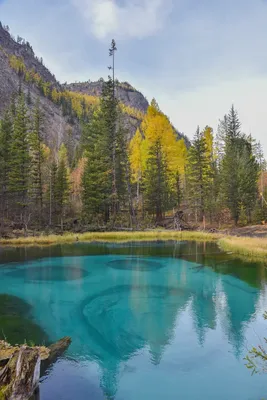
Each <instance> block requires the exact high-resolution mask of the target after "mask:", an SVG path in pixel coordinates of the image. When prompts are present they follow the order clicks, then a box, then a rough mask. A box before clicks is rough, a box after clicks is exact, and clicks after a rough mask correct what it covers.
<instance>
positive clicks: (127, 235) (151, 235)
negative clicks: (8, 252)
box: [0, 230, 221, 246]
mask: <svg viewBox="0 0 267 400" xmlns="http://www.w3.org/2000/svg"><path fill="white" fill-rule="evenodd" d="M220 237H221V235H217V234H212V233H207V232H202V231H193V232H177V231H157V230H153V231H145V232H88V233H83V234H74V233H66V234H64V235H49V236H36V237H20V238H17V239H0V244H1V245H8V246H10V245H12V246H45V245H51V244H60V243H74V242H77V241H78V242H95V241H98V242H104V241H112V242H127V241H144V240H149V241H151V240H198V241H216V240H218V239H219V238H220Z"/></svg>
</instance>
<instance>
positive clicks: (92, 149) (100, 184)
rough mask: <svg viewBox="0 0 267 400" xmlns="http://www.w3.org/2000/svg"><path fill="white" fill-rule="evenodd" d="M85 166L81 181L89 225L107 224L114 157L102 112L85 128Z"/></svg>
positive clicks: (96, 113) (85, 214)
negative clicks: (98, 221) (112, 160)
mask: <svg viewBox="0 0 267 400" xmlns="http://www.w3.org/2000/svg"><path fill="white" fill-rule="evenodd" d="M85 130H86V133H84V137H85V140H84V142H85V157H86V159H87V160H86V164H85V168H84V173H83V177H82V187H83V193H82V200H83V213H84V216H85V217H86V219H87V220H89V222H92V221H93V220H94V219H96V220H99V218H100V220H103V221H104V222H108V220H109V213H110V197H111V190H112V188H111V180H112V177H111V157H110V153H109V146H108V144H109V141H108V135H107V130H106V123H105V119H104V117H103V112H102V109H101V108H100V109H99V110H98V111H96V112H95V113H94V115H93V118H92V120H91V122H90V123H89V124H88V125H87V126H86V128H85Z"/></svg>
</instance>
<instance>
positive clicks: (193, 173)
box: [187, 127, 211, 223]
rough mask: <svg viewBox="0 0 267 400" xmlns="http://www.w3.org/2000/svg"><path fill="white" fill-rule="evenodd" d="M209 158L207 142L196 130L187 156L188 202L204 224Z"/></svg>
mask: <svg viewBox="0 0 267 400" xmlns="http://www.w3.org/2000/svg"><path fill="white" fill-rule="evenodd" d="M210 167H211V166H210V158H209V153H208V147H207V142H206V139H205V136H204V133H203V132H200V130H199V127H198V128H197V131H196V134H195V136H194V140H193V143H192V146H191V148H190V150H189V154H188V170H187V180H188V187H189V201H190V203H191V205H192V206H193V208H194V210H195V213H196V219H197V220H200V221H203V223H205V215H206V211H207V209H208V206H207V203H208V198H209V196H210V193H209V190H208V189H209V186H210V185H209V183H210V179H211V176H210V174H211V168H210Z"/></svg>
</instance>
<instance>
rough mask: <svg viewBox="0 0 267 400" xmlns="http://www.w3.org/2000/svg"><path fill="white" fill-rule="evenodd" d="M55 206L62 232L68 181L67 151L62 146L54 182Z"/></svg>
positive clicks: (67, 199)
mask: <svg viewBox="0 0 267 400" xmlns="http://www.w3.org/2000/svg"><path fill="white" fill-rule="evenodd" d="M54 191H55V204H56V212H57V216H58V218H59V220H60V225H61V229H62V230H63V224H64V217H65V214H66V208H67V205H68V202H69V194H70V181H69V171H68V165H67V150H66V147H65V146H64V145H63V144H62V145H61V147H60V149H59V162H58V168H57V174H56V182H55V189H54Z"/></svg>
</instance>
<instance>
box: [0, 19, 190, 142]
mask: <svg viewBox="0 0 267 400" xmlns="http://www.w3.org/2000/svg"><path fill="white" fill-rule="evenodd" d="M0 71H1V74H0V117H2V116H3V113H4V110H5V109H6V107H7V106H8V105H9V104H10V102H11V99H12V96H13V95H14V93H17V92H18V90H19V87H21V90H22V91H23V92H24V93H25V95H27V96H28V97H29V98H30V100H31V104H32V105H33V104H34V103H35V102H36V100H37V98H40V106H41V110H42V113H43V116H44V118H43V121H44V124H43V125H44V126H43V137H44V141H45V143H46V144H47V145H48V146H49V147H51V148H54V149H58V148H59V147H60V145H61V144H62V143H66V142H67V141H68V142H69V144H70V145H71V147H72V149H74V148H75V147H76V145H77V144H78V143H79V140H80V137H81V128H80V123H79V122H80V119H81V115H82V113H83V107H84V104H85V107H86V112H87V114H88V118H90V110H91V108H92V107H94V106H95V105H96V104H98V101H99V96H100V94H101V88H102V83H103V79H99V81H97V82H90V81H89V82H80V83H69V84H64V85H62V84H60V83H59V82H58V81H57V79H56V77H55V76H54V75H53V74H52V73H51V72H50V71H49V70H48V69H47V68H46V66H45V65H44V63H43V60H42V59H41V58H38V57H36V55H35V53H34V50H33V49H32V47H31V45H30V43H29V42H27V41H25V40H24V39H22V38H20V37H18V38H17V40H15V38H14V37H12V35H11V34H10V33H9V31H8V28H7V27H3V26H2V24H1V23H0ZM117 96H118V99H119V101H120V103H121V108H122V110H123V112H124V115H125V125H126V127H127V130H126V131H127V136H128V139H130V138H132V137H133V135H134V133H135V131H136V129H137V128H138V126H139V125H140V123H141V121H142V119H143V117H144V115H145V113H146V110H147V108H148V101H147V99H146V98H145V97H144V95H143V94H142V93H141V92H139V91H138V90H136V89H135V88H133V87H132V86H131V85H130V84H129V83H127V82H121V83H120V82H117ZM30 108H31V107H30ZM177 133H178V137H181V136H182V135H181V134H180V133H179V132H177ZM186 141H187V139H186Z"/></svg>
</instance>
